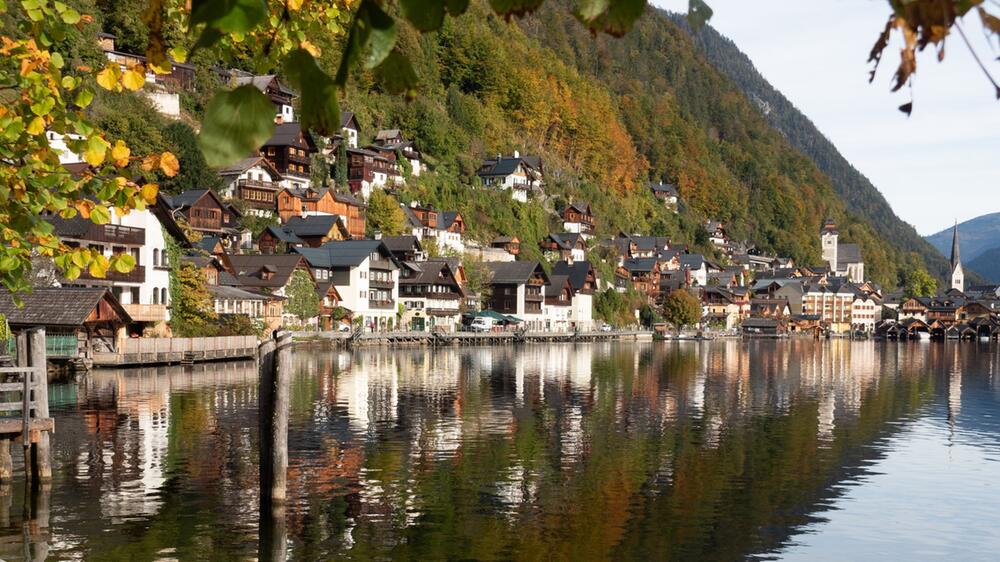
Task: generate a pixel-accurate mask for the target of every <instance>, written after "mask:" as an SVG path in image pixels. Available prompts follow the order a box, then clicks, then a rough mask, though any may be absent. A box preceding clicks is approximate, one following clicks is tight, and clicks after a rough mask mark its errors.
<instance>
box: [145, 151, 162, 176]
mask: <svg viewBox="0 0 1000 562" xmlns="http://www.w3.org/2000/svg"><path fill="white" fill-rule="evenodd" d="M159 167H160V155H159V154H150V155H149V156H147V157H145V158H143V159H142V171H143V172H152V171H153V168H159Z"/></svg>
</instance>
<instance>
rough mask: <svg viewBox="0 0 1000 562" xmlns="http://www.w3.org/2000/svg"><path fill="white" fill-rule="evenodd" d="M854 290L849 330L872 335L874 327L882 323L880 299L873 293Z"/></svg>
mask: <svg viewBox="0 0 1000 562" xmlns="http://www.w3.org/2000/svg"><path fill="white" fill-rule="evenodd" d="M852 289H854V299H853V301H852V302H851V330H852V331H855V332H865V333H869V334H871V333H874V332H875V325H876V324H878V323H879V322H881V321H882V299H881V298H880V297H879V296H878V295H877V294H874V293H866V292H864V291H861V290H859V289H857V288H854V287H852Z"/></svg>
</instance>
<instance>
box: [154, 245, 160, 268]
mask: <svg viewBox="0 0 1000 562" xmlns="http://www.w3.org/2000/svg"><path fill="white" fill-rule="evenodd" d="M158 265H160V250H159V249H157V248H153V266H154V267H155V266H158Z"/></svg>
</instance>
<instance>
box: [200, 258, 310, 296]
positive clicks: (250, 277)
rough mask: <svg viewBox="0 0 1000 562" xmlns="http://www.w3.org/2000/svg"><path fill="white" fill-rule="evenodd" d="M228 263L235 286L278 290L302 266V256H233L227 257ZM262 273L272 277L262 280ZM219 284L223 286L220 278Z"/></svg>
mask: <svg viewBox="0 0 1000 562" xmlns="http://www.w3.org/2000/svg"><path fill="white" fill-rule="evenodd" d="M229 262H230V263H231V264H232V266H233V270H234V272H235V275H234V277H235V285H236V286H242V287H270V288H280V287H284V286H285V285H286V284H288V281H289V280H290V279H291V277H292V274H293V273H294V272H295V269H296V268H298V267H299V265H300V264H302V256H300V255H298V254H274V255H248V254H234V255H231V256H229ZM262 272H271V273H273V276H271V278H270V279H263V278H262V276H261V273H262ZM219 283H220V284H223V279H222V276H220V278H219ZM225 284H230V283H225Z"/></svg>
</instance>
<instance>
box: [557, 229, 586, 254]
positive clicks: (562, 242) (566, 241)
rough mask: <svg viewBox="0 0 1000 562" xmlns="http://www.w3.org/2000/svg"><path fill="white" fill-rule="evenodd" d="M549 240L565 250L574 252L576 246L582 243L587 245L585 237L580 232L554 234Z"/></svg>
mask: <svg viewBox="0 0 1000 562" xmlns="http://www.w3.org/2000/svg"><path fill="white" fill-rule="evenodd" d="M548 238H549V240H552V241H553V242H555V243H556V245H557V246H559V247H560V248H562V249H564V250H572V249H573V247H574V246H576V245H577V244H581V243H582V244H584V245H586V243H585V242H584V238H583V235H582V234H580V233H578V232H559V233H553V234H549V236H548Z"/></svg>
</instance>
